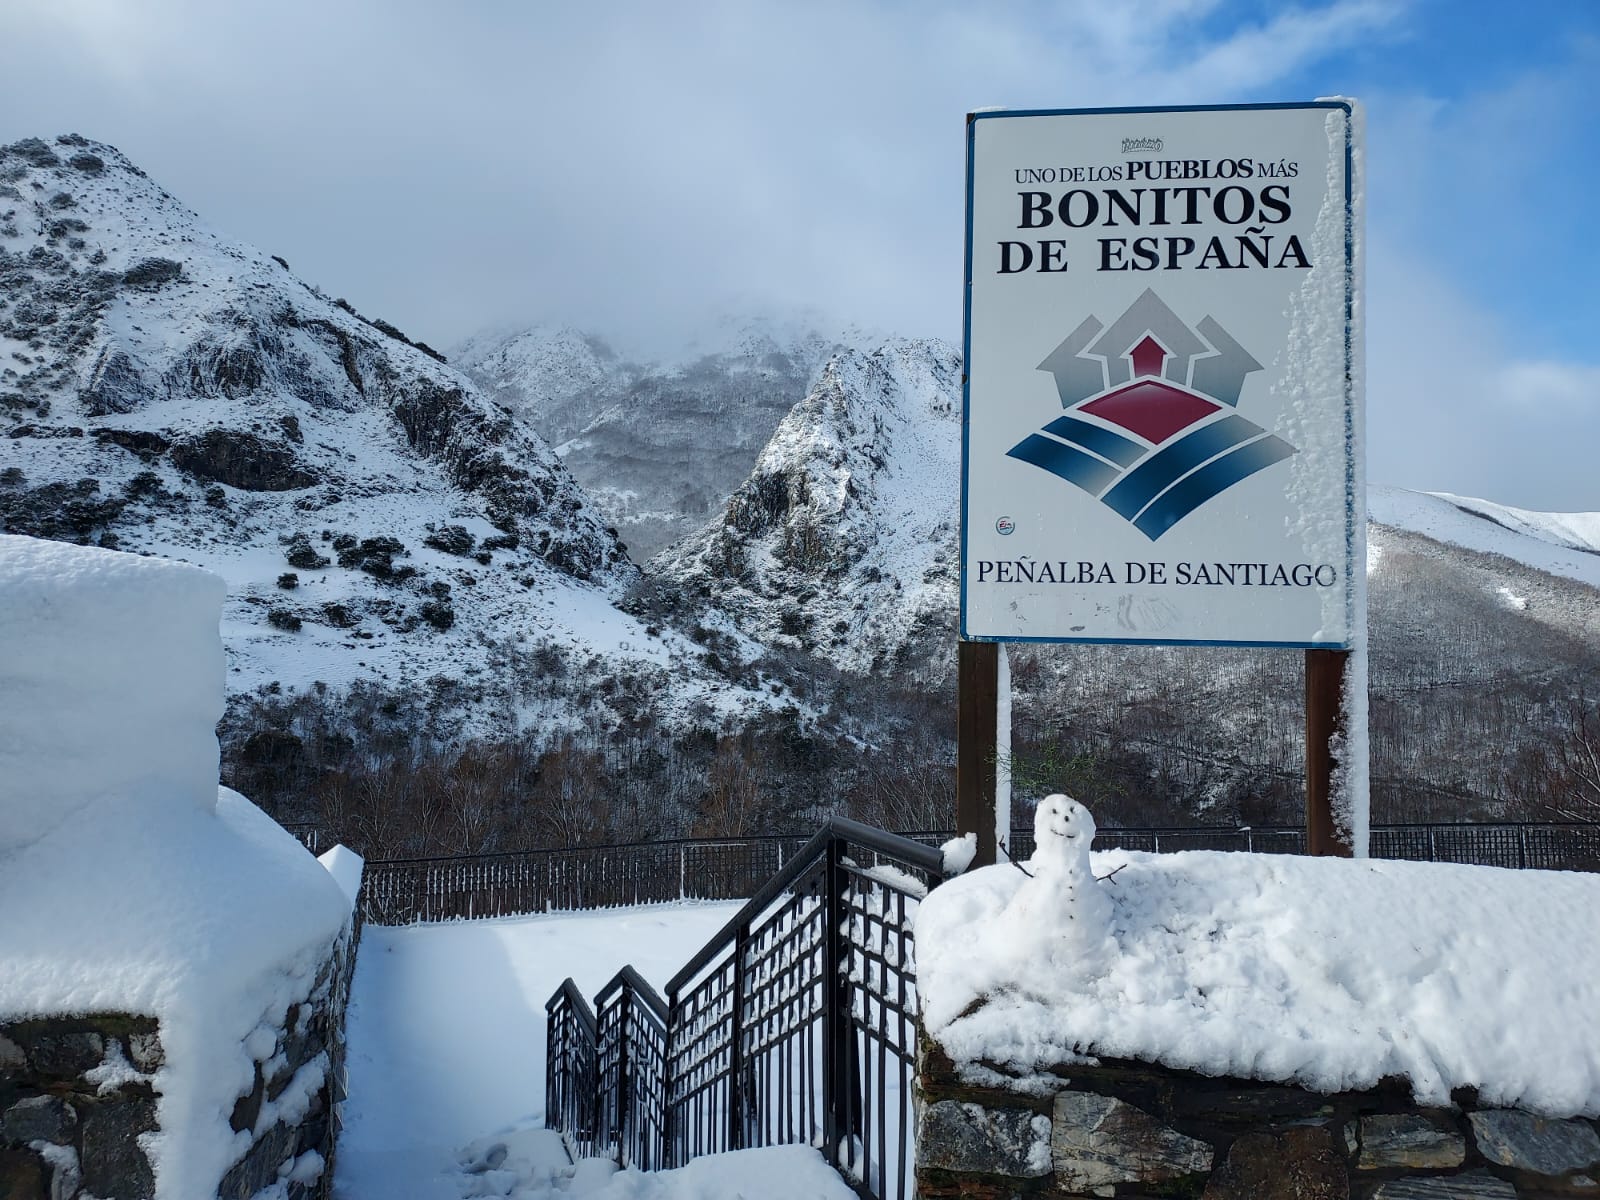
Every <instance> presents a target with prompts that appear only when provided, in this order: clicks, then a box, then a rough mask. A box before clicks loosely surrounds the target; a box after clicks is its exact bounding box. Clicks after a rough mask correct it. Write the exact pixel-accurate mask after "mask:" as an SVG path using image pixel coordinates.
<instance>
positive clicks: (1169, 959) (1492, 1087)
mask: <svg viewBox="0 0 1600 1200" xmlns="http://www.w3.org/2000/svg"><path fill="white" fill-rule="evenodd" d="M1092 861H1093V866H1094V873H1095V875H1097V876H1099V877H1100V882H1099V883H1098V887H1099V888H1100V889H1102V890H1103V891H1104V892H1105V894H1106V895H1107V896H1108V897H1109V899H1110V902H1111V921H1110V933H1109V940H1110V945H1109V946H1108V947H1107V949H1108V950H1109V953H1108V954H1107V955H1105V956H1098V955H1096V956H1090V960H1091V964H1093V965H1089V966H1088V967H1086V966H1085V964H1084V962H1083V960H1082V959H1080V958H1079V957H1078V956H1076V955H1073V954H1060V955H1052V954H1051V952H1050V948H1049V947H1048V945H1046V946H1045V947H1044V948H1043V949H1041V948H1040V946H1041V939H1040V932H1041V931H1039V930H1038V929H1037V928H1032V929H1028V928H1022V927H1021V921H1020V920H1019V919H1018V918H1019V914H1020V913H1022V912H1028V913H1035V914H1036V913H1038V912H1039V911H1040V908H1041V906H1039V905H1038V904H1031V905H1026V906H1024V905H1018V906H1013V907H1012V908H1011V910H1010V911H1009V912H1008V911H1007V908H1008V905H1009V904H1010V901H1011V899H1012V897H1013V896H1014V895H1015V894H1016V893H1017V892H1018V891H1019V890H1020V889H1022V888H1023V887H1024V886H1031V885H1030V884H1029V880H1028V879H1027V877H1026V876H1024V875H1023V873H1022V872H1021V871H1019V870H1017V869H1016V867H1015V866H1013V865H1010V864H1003V865H999V866H994V867H986V868H983V869H981V870H978V871H975V872H973V873H972V874H970V875H965V876H962V877H960V878H957V879H954V880H951V881H950V882H948V883H946V884H944V885H942V886H941V887H939V888H936V889H935V890H934V891H933V892H932V893H931V894H930V895H929V897H928V898H927V899H926V900H925V901H924V902H923V904H922V907H921V911H920V912H919V914H918V917H917V959H918V990H919V991H920V993H921V995H922V1000H923V1017H924V1020H925V1022H926V1025H927V1029H928V1032H929V1034H930V1035H931V1036H932V1037H933V1039H934V1040H935V1041H937V1042H938V1043H939V1044H940V1046H942V1047H943V1049H944V1050H945V1051H946V1052H947V1053H948V1054H949V1055H950V1056H951V1058H952V1059H953V1060H954V1061H955V1062H956V1064H957V1067H958V1069H960V1070H961V1071H962V1072H963V1073H964V1074H967V1075H970V1076H971V1077H973V1078H975V1079H980V1078H982V1077H985V1075H986V1070H985V1068H986V1067H987V1068H990V1069H992V1068H996V1067H997V1068H1000V1069H1002V1070H1004V1071H1005V1072H1007V1073H1012V1074H1018V1075H1022V1076H1029V1075H1033V1074H1037V1073H1041V1072H1043V1071H1044V1070H1045V1069H1046V1068H1048V1067H1051V1066H1059V1065H1061V1064H1063V1063H1071V1062H1073V1061H1082V1060H1083V1059H1084V1058H1085V1057H1087V1056H1104V1057H1109V1058H1123V1059H1139V1060H1144V1061H1153V1062H1158V1063H1161V1064H1163V1065H1165V1066H1168V1067H1177V1068H1186V1069H1190V1070H1195V1071H1199V1072H1202V1073H1204V1074H1208V1075H1232V1076H1236V1077H1242V1078H1253V1079H1263V1080H1274V1081H1282V1082H1292V1083H1296V1084H1299V1085H1301V1086H1304V1087H1307V1088H1311V1089H1313V1090H1316V1091H1320V1092H1324V1093H1334V1092H1340V1091H1347V1090H1356V1089H1362V1088H1366V1087H1370V1086H1373V1085H1375V1084H1376V1083H1378V1081H1379V1080H1381V1079H1383V1078H1385V1077H1392V1076H1400V1077H1404V1078H1405V1079H1407V1080H1409V1082H1410V1084H1411V1087H1412V1089H1413V1091H1414V1093H1415V1095H1416V1099H1417V1101H1418V1102H1419V1103H1421V1104H1437V1105H1444V1104H1448V1103H1449V1102H1450V1093H1451V1091H1452V1089H1455V1088H1458V1087H1473V1088H1476V1089H1477V1090H1478V1093H1479V1099H1480V1102H1481V1103H1483V1104H1485V1105H1498V1106H1506V1107H1520V1108H1526V1109H1530V1110H1533V1111H1535V1112H1538V1113H1542V1114H1545V1115H1549V1116H1575V1115H1585V1116H1594V1115H1596V1114H1600V970H1597V969H1596V966H1595V964H1596V963H1600V925H1597V923H1596V922H1595V920H1594V913H1595V912H1596V911H1600V876H1595V875H1586V874H1577V873H1569V872H1553V871H1510V870H1501V869H1498V868H1494V867H1474V866H1456V865H1451V864H1442V863H1409V862H1390V861H1380V860H1344V859H1328V858H1305V857H1298V856H1287V855H1285V856H1278V855H1252V854H1239V853H1223V852H1217V851H1192V852H1187V853H1180V854H1163V855H1153V854H1143V853H1136V852H1123V851H1108V852H1103V853H1097V854H1094V855H1093V856H1092ZM1113 870H1116V872H1117V873H1116V875H1115V878H1114V880H1112V879H1107V878H1106V876H1108V875H1109V874H1110V873H1111V872H1112V871H1113ZM1061 911H1062V913H1063V914H1064V912H1065V911H1066V910H1065V909H1062V910H1061ZM1062 922H1063V924H1064V923H1065V921H1064V915H1063V916H1062ZM1045 941H1046V942H1048V938H1046V939H1045Z"/></svg>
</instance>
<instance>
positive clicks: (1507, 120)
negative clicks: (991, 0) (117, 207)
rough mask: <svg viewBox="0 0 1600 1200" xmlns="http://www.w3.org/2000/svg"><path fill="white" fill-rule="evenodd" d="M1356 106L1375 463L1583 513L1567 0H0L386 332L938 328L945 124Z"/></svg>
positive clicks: (1575, 82) (40, 78)
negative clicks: (1210, 107)
mask: <svg viewBox="0 0 1600 1200" xmlns="http://www.w3.org/2000/svg"><path fill="white" fill-rule="evenodd" d="M1330 94H1341V95H1351V96H1356V97H1359V98H1360V99H1361V100H1363V101H1364V103H1365V105H1366V108H1367V123H1368V172H1369V187H1368V192H1369V210H1368V211H1369V219H1368V258H1369V273H1368V278H1369V306H1368V312H1369V323H1368V327H1367V328H1368V353H1369V360H1370V371H1369V388H1368V413H1369V431H1370V443H1371V450H1370V474H1371V477H1372V479H1373V480H1374V482H1380V483H1394V484H1399V485H1402V486H1406V487H1414V488H1426V489H1435V490H1448V491H1455V492H1461V493H1466V494H1472V495H1478V496H1484V497H1487V498H1490V499H1495V500H1499V501H1502V502H1505V503H1510V504H1516V505H1520V506H1523V507H1529V508H1549V509H1564V510H1585V511H1589V510H1600V468H1597V466H1596V463H1595V459H1596V456H1597V454H1600V340H1597V338H1596V334H1595V327H1596V323H1597V320H1600V303H1597V301H1596V299H1595V296H1596V293H1595V289H1594V280H1595V277H1596V275H1597V273H1600V252H1597V249H1596V246H1597V239H1596V236H1595V221H1594V218H1593V216H1592V215H1591V213H1592V211H1593V209H1594V207H1595V204H1596V192H1597V186H1596V185H1597V183H1600V3H1597V2H1596V0H1519V2H1518V3H1515V4H1507V3H1505V2H1504V0H1409V2H1408V0H1306V2H1305V3H1302V4H1296V5H1287V4H1273V3H1268V2H1266V0H1241V2H1238V3H1222V2H1219V0H1120V2H1111V0H1095V2H1083V3H1076V2H1062V3H1012V4H978V3H946V2H944V0H857V2H854V3H843V2H839V0H805V2H799V0H796V2H794V3H787V4H779V3H764V2H758V0H748V2H734V0H674V2H672V3H667V2H665V0H661V2H656V0H606V2H605V3H595V4H578V3H563V4H556V3H548V4H546V3H531V2H530V3H510V2H505V3H489V2H487V0H485V2H482V3H465V2H461V3H443V2H436V3H422V2H420V0H317V2H316V3H307V2H304V0H274V2H272V3H254V2H241V3H229V4H218V3H215V2H214V0H193V2H189V0H140V2H138V3H128V2H124V0H6V3H5V4H4V5H3V6H0V140H4V141H10V140H14V139H15V138H19V137H24V136H29V135H41V136H48V135H52V134H56V133H63V132H67V131H69V130H70V131H77V132H80V133H83V134H85V135H86V136H89V137H92V138H95V139H98V140H101V141H107V142H111V143H113V144H114V145H116V146H118V147H120V148H121V149H122V150H123V151H125V152H126V153H127V154H128V155H129V156H130V157H132V158H133V160H134V161H135V162H137V163H139V164H140V165H141V166H143V167H144V168H145V169H146V170H147V171H148V172H149V173H150V174H151V175H152V176H154V177H155V178H156V179H157V180H159V181H160V182H161V183H162V184H164V185H165V186H166V187H167V189H168V190H169V191H171V192H173V193H174V194H176V195H177V196H178V197H179V198H180V199H182V200H184V201H185V202H186V203H188V204H189V205H190V206H192V207H194V208H196V209H197V210H199V211H200V212H201V213H202V214H203V215H204V216H205V217H206V218H207V219H208V220H210V221H211V222H212V223H213V224H214V225H216V226H218V227H219V228H221V229H223V230H225V231H226V232H228V233H230V234H232V235H234V236H237V237H239V238H242V239H244V240H246V241H249V242H252V243H254V244H256V245H258V246H260V247H262V248H263V249H265V250H267V251H269V252H272V253H276V254H281V255H283V256H284V257H285V258H287V259H288V260H289V262H290V263H291V264H292V265H293V267H294V269H295V270H296V272H297V273H299V274H300V275H301V276H302V277H304V278H306V279H307V280H309V281H311V282H314V283H317V284H319V285H321V286H322V287H323V288H324V289H326V290H327V291H329V292H330V293H332V294H334V295H341V296H345V297H348V298H349V299H350V300H351V301H352V302H353V303H354V304H355V305H356V306H357V307H358V308H359V309H361V310H362V311H363V312H366V313H368V314H369V315H373V316H382V317H384V318H387V319H388V320H391V321H393V322H394V323H395V324H397V325H399V326H400V327H401V328H402V329H404V330H406V331H407V332H408V333H410V334H411V335H412V336H414V337H418V338H422V339H425V340H427V341H429V342H431V343H433V344H434V345H438V346H447V345H450V344H452V343H453V342H455V341H457V340H459V339H461V338H463V337H465V336H468V335H470V334H472V333H474V332H476V331H478V330H480V329H482V328H484V327H486V326H501V325H505V324H508V323H520V322H527V321H531V320H536V319H556V320H566V321H571V322H574V323H577V324H580V325H583V326H585V327H588V328H594V329H599V330H601V331H605V332H609V333H611V334H612V335H613V336H618V337H620V338H621V339H622V340H623V341H624V343H627V342H630V341H632V342H635V343H644V344H648V343H650V342H658V343H659V342H663V341H666V340H670V339H672V338H674V337H677V336H680V334H681V333H682V332H683V331H684V330H685V328H686V327H687V326H689V325H692V324H693V323H694V322H696V321H698V320H699V319H701V317H702V315H703V314H704V313H705V312H706V311H708V310H712V309H716V308H719V307H726V306H728V305H734V304H754V305H760V306H762V307H763V308H776V309H779V310H784V309H788V308H790V307H795V306H811V307H815V308H818V309H821V310H823V311H825V312H827V313H830V314H833V315H836V316H839V317H841V318H844V319H849V320H854V321H858V322H861V323H863V324H867V325H870V326H872V327H875V328H882V329H888V330H893V331H895V332H903V333H911V334H925V335H932V336H940V337H945V338H949V339H951V340H957V339H959V337H960V325H961V307H960V299H961V251H962V234H963V201H964V193H963V155H964V122H963V116H964V114H965V113H966V112H967V111H969V110H970V109H973V108H977V107H982V106H988V105H1005V106H1011V107H1073V106H1106V105H1124V104H1128V105H1131V104H1168V103H1172V104H1191V103H1221V102H1241V101H1253V100H1299V99H1310V98H1313V97H1316V96H1322V95H1330Z"/></svg>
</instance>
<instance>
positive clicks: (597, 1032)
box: [545, 817, 941, 1200]
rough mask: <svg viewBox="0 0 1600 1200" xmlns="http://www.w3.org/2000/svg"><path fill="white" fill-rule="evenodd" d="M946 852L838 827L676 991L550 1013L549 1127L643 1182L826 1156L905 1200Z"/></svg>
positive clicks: (635, 994) (676, 982)
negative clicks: (699, 1162)
mask: <svg viewBox="0 0 1600 1200" xmlns="http://www.w3.org/2000/svg"><path fill="white" fill-rule="evenodd" d="M940 863H941V859H940V854H939V852H938V851H937V850H935V849H933V848H931V847H929V846H926V845H923V844H921V843H919V842H915V841H911V840H909V839H906V838H903V837H899V836H897V835H895V834H889V833H883V832H882V831H880V830H876V829H872V828H871V827H869V826H865V825H861V824H858V823H857V822H854V821H849V820H845V819H844V818H839V817H835V818H831V819H830V820H829V821H828V823H827V824H826V825H824V826H823V828H822V830H821V831H820V832H819V833H817V835H816V836H815V837H813V838H812V839H811V840H810V841H808V842H807V843H806V844H805V845H804V846H803V847H802V848H801V849H800V851H799V852H798V853H796V854H794V855H792V856H791V858H790V860H789V861H788V862H787V863H786V864H785V865H784V867H783V869H782V870H780V871H779V872H778V873H777V874H776V875H774V876H773V877H772V878H771V879H770V880H769V881H768V882H767V883H766V884H765V885H763V886H762V887H761V888H760V889H759V890H757V891H756V893H755V895H754V896H752V897H751V899H750V900H749V902H748V903H746V904H745V905H744V907H743V908H741V909H740V910H739V912H738V913H737V914H736V915H735V916H734V917H733V918H732V919H731V920H730V921H729V922H728V923H727V924H726V925H725V926H724V927H723V928H722V929H721V931H719V932H718V933H717V935H716V936H715V937H713V938H712V939H711V940H710V941H709V942H707V943H706V945H705V946H704V947H703V948H702V949H701V950H700V951H699V952H698V953H696V954H695V956H694V957H693V958H692V959H690V960H689V962H688V963H686V964H685V965H684V967H683V969H682V970H680V971H679V972H678V973H677V974H676V975H674V976H673V977H672V979H671V980H669V981H668V983H667V985H666V994H665V996H664V997H663V996H662V995H661V994H660V993H658V992H657V991H656V990H655V989H654V988H652V987H651V986H650V984H649V983H648V982H646V981H645V980H644V979H642V978H640V977H639V975H638V974H637V972H635V971H634V970H633V969H632V968H631V967H624V968H623V969H622V970H621V971H620V972H618V974H617V975H616V976H615V977H614V978H613V979H612V980H611V981H610V982H609V983H607V984H606V986H605V987H603V988H601V989H600V992H599V993H598V995H597V996H596V1012H597V1015H596V1016H591V1015H589V1013H588V1009H587V1006H586V1005H584V1003H583V997H582V996H581V995H580V994H579V993H578V990H577V988H576V987H575V986H574V985H573V984H572V981H571V980H568V981H567V982H566V983H564V984H562V986H561V988H560V989H559V990H558V991H557V992H556V993H555V995H553V996H552V997H551V998H550V1001H549V1003H548V1004H547V1005H546V1006H545V1011H546V1014H547V1018H548V1023H549V1049H548V1056H547V1059H546V1097H547V1101H546V1123H547V1124H548V1125H550V1126H551V1127H552V1128H556V1129H559V1130H561V1132H562V1134H563V1135H564V1136H565V1137H566V1138H567V1139H568V1141H569V1143H570V1146H571V1149H572V1150H573V1152H574V1153H575V1154H589V1153H603V1154H612V1155H614V1156H615V1157H616V1158H617V1159H618V1161H619V1162H621V1163H622V1164H624V1165H625V1166H635V1167H639V1168H642V1169H651V1168H660V1167H675V1166H681V1165H682V1164H683V1163H685V1162H688V1161H689V1160H690V1159H691V1158H695V1157H697V1156H699V1155H702V1154H712V1153H718V1152H721V1151H726V1150H739V1149H746V1148H750V1147H756V1146H773V1145H782V1144H790V1143H801V1144H807V1145H813V1146H816V1147H817V1148H818V1149H820V1150H821V1151H822V1153H823V1154H824V1156H825V1157H827V1158H828V1160H829V1161H830V1162H832V1163H833V1164H834V1166H836V1167H837V1168H838V1169H839V1170H840V1172H841V1173H842V1174H843V1175H844V1176H845V1177H846V1178H848V1179H850V1180H851V1181H852V1182H854V1183H855V1184H856V1186H858V1187H859V1188H861V1189H863V1190H864V1191H866V1192H867V1193H869V1194H871V1195H873V1196H877V1197H880V1198H882V1200H887V1198H889V1197H906V1196H909V1195H910V1194H911V1187H912V1174H911V1166H912V1158H911V1136H912V1117H911V1089H912V1072H913V1069H914V1066H915V1037H916V1016H917V996H916V971H915V962H914V946H913V937H912V923H913V918H914V916H915V913H916V907H917V903H918V901H919V900H920V899H921V898H922V897H923V896H924V895H925V894H926V893H927V889H928V888H929V887H931V886H932V885H933V884H934V883H936V882H937V881H938V879H939V877H940V876H939V872H940Z"/></svg>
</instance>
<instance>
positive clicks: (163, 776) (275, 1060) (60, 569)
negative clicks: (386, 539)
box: [0, 537, 360, 1200]
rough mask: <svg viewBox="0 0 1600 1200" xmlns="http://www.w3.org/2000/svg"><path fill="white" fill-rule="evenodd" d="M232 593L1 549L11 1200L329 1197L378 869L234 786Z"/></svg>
mask: <svg viewBox="0 0 1600 1200" xmlns="http://www.w3.org/2000/svg"><path fill="white" fill-rule="evenodd" d="M222 598H223V584H222V581H221V580H219V579H217V578H215V577H214V576H211V575H209V574H207V573H205V572H203V571H199V570H196V569H195V568H193V567H189V566H186V565H184V564H181V563H174V562H170V561H166V560H161V559H154V558H141V557H138V556H135V555H130V554H118V553H114V552H111V551H106V550H100V549H92V548H87V547H80V546H71V545H65V544H59V543H54V542H41V541H35V540H33V539H29V538H21V537H0V1196H4V1197H25V1198H27V1200H34V1197H39V1198H41V1200H42V1198H43V1197H45V1196H48V1197H50V1200H70V1198H73V1197H78V1196H95V1197H98V1198H99V1200H151V1198H153V1200H210V1198H211V1197H214V1196H219V1195H221V1196H226V1197H229V1200H235V1198H237V1200H247V1198H248V1197H253V1196H256V1195H258V1194H261V1193H263V1190H264V1189H269V1188H270V1189H273V1190H272V1191H270V1192H268V1193H267V1194H270V1195H273V1196H274V1197H276V1198H277V1200H283V1198H284V1197H286V1196H288V1197H295V1198H299V1197H308V1196H311V1195H315V1194H317V1193H316V1191H315V1189H316V1188H318V1187H319V1186H320V1187H324V1188H325V1186H326V1184H325V1183H322V1184H319V1182H318V1181H319V1179H323V1177H324V1175H325V1171H324V1170H323V1167H324V1165H325V1161H326V1158H327V1155H328V1153H329V1149H330V1146H331V1142H330V1139H331V1137H332V1129H331V1125H330V1121H329V1113H330V1111H331V1106H332V1103H333V1088H334V1086H335V1081H336V1079H337V1077H338V1068H339V1064H340V1061H341V1055H342V1032H341V1030H342V1022H343V1010H344V996H345V994H346V989H347V986H348V977H349V970H350V962H351V960H352V959H353V956H354V945H355V943H354V936H355V934H354V927H353V908H354V902H355V888H356V886H357V884H356V882H354V881H358V880H359V873H360V863H359V860H357V859H352V858H351V857H350V856H348V853H347V852H343V851H342V850H340V851H337V852H331V853H330V855H328V856H325V861H324V862H322V863H319V862H317V861H316V860H315V859H313V858H312V857H311V856H310V855H309V854H307V853H306V851H305V850H304V849H303V848H302V847H301V846H300V845H299V843H298V842H296V841H295V839H294V838H293V837H291V836H290V835H289V834H287V833H286V832H284V830H283V829H282V828H280V827H279V826H278V825H276V824H275V823H274V822H272V821H271V820H270V819H268V818H267V817H266V816H265V815H264V814H263V813H262V812H261V811H260V810H259V809H257V808H256V807H255V806H254V805H253V804H251V803H250V802H249V801H248V800H246V799H245V798H244V797H243V796H240V795H239V794H238V793H236V792H233V791H230V790H228V789H226V788H219V787H218V784H217V762H218V754H217V740H216V735H215V732H214V729H215V724H216V721H217V718H218V716H219V715H220V714H221V711H222V689H223V678H222V673H223V657H222V643H221V639H220V637H219V635H218V614H219V612H220V610H221V604H222Z"/></svg>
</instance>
